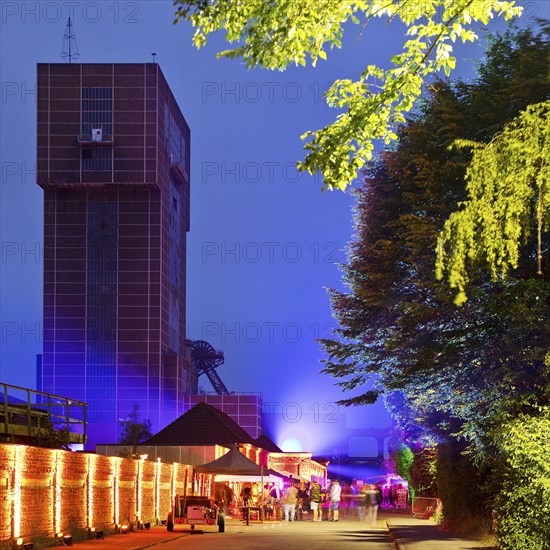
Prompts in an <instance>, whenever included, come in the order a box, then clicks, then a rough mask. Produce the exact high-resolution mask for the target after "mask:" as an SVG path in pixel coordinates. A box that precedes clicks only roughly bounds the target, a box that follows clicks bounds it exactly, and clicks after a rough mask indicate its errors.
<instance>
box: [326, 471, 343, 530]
mask: <svg viewBox="0 0 550 550" xmlns="http://www.w3.org/2000/svg"><path fill="white" fill-rule="evenodd" d="M341 495H342V487H340V482H339V481H338V480H337V479H335V480H334V481H333V482H332V485H331V486H330V492H329V496H328V499H329V501H330V509H331V510H332V519H331V520H330V521H338V507H339V506H340V497H341Z"/></svg>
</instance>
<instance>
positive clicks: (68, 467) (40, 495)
mask: <svg viewBox="0 0 550 550" xmlns="http://www.w3.org/2000/svg"><path fill="white" fill-rule="evenodd" d="M186 472H187V475H186ZM191 474H192V467H191V466H188V465H185V464H166V463H161V462H152V461H147V460H145V461H139V460H133V459H129V458H118V457H111V456H102V455H95V454H88V453H72V452H68V451H57V450H53V449H42V448H39V447H27V446H24V445H3V444H0V542H1V541H8V540H10V539H13V538H17V537H23V539H24V540H25V542H27V541H28V540H33V539H38V538H44V537H48V538H53V537H54V534H55V533H59V532H62V533H65V534H68V533H70V534H73V535H74V536H75V537H76V538H79V535H81V536H82V535H84V534H85V533H87V529H88V527H95V528H96V529H98V530H99V529H102V530H104V531H109V530H114V525H115V523H116V522H118V523H120V524H122V523H127V522H133V523H134V524H135V523H136V522H137V520H138V519H139V520H141V521H143V522H145V523H146V522H151V523H153V524H154V523H155V521H156V520H157V518H158V519H160V520H162V519H166V516H167V514H168V511H169V510H170V506H171V500H172V494H173V492H174V491H175V492H178V493H180V494H181V493H182V492H183V491H184V483H185V482H187V492H188V493H189V494H190V493H191V492H192V481H193V476H192V475H191ZM139 505H141V516H140V517H139V518H138V511H139V510H138V506H139Z"/></svg>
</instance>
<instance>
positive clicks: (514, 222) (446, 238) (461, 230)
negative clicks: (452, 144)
mask: <svg viewBox="0 0 550 550" xmlns="http://www.w3.org/2000/svg"><path fill="white" fill-rule="evenodd" d="M459 144H460V143H459ZM468 144H469V143H468V142H466V143H462V144H461V145H468ZM473 147H474V153H473V157H472V161H471V163H470V166H469V167H468V169H467V171H466V181H467V192H468V197H469V198H468V200H467V201H465V202H464V203H463V204H462V205H461V206H462V209H461V210H459V211H458V212H453V214H451V216H450V217H449V219H448V220H447V222H445V227H444V228H443V231H442V233H441V235H440V237H439V240H438V244H437V264H436V265H437V276H438V278H440V279H442V278H443V276H444V274H445V273H447V274H448V281H449V284H450V286H451V287H452V288H457V289H458V291H459V293H458V295H457V297H456V299H455V303H456V304H457V305H461V304H462V303H464V301H465V300H466V293H465V287H466V284H467V282H468V264H469V263H470V262H472V263H477V262H480V261H481V260H482V259H483V260H486V261H487V263H488V264H489V267H490V270H491V276H492V278H493V280H497V278H498V277H499V276H502V277H505V276H506V274H507V273H508V272H509V271H510V269H515V268H517V267H518V263H519V258H520V252H521V248H522V245H525V243H526V242H527V241H528V239H529V237H531V235H532V234H533V233H534V234H535V235H536V250H535V251H534V254H533V255H535V256H536V265H537V275H539V276H541V275H542V257H543V253H542V251H543V247H544V248H546V249H548V244H547V243H544V244H543V238H544V237H545V235H547V234H548V229H549V225H550V100H549V101H546V102H544V103H539V104H536V105H531V106H529V107H528V108H527V109H526V110H525V111H524V112H523V113H521V115H520V116H519V117H518V118H517V119H516V120H515V121H513V122H511V123H510V124H508V125H507V126H506V127H505V128H504V130H503V131H502V132H501V133H498V134H497V135H496V136H495V137H494V138H493V139H492V140H491V142H490V143H488V144H486V145H485V144H477V143H474V144H473Z"/></svg>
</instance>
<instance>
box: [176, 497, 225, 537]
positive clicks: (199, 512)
mask: <svg viewBox="0 0 550 550" xmlns="http://www.w3.org/2000/svg"><path fill="white" fill-rule="evenodd" d="M176 525H189V526H190V527H191V530H192V531H194V530H195V526H196V525H204V526H207V527H209V526H217V527H218V531H219V532H220V533H223V532H224V531H225V518H224V515H223V514H220V513H218V507H217V506H216V505H215V504H213V502H212V500H211V499H210V498H208V497H200V496H187V495H176V496H175V497H174V501H173V502H172V511H171V512H170V513H169V514H168V518H167V520H166V529H167V530H168V531H173V530H174V527H175V526H176Z"/></svg>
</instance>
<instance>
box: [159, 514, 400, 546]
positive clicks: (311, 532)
mask: <svg viewBox="0 0 550 550" xmlns="http://www.w3.org/2000/svg"><path fill="white" fill-rule="evenodd" d="M174 534H175V533H174ZM160 546H161V547H162V549H163V550H164V549H166V550H168V549H170V548H172V549H173V548H177V549H182V550H294V549H296V550H359V549H362V548H366V549H368V550H395V546H394V544H393V543H392V542H391V539H390V537H389V533H388V530H387V529H385V528H384V527H383V526H382V524H381V522H379V523H378V524H377V525H376V526H375V528H372V529H369V528H367V527H366V526H365V524H361V523H360V522H357V521H342V520H341V521H339V522H338V523H334V522H330V521H323V522H315V523H314V522H312V521H302V522H301V521H295V522H289V523H284V522H281V523H278V522H277V523H265V524H254V525H249V526H246V525H241V524H234V525H231V524H229V523H228V524H227V525H226V531H225V533H217V532H205V533H202V534H201V533H197V534H193V535H190V536H185V537H183V538H180V539H178V540H173V541H172V542H163V543H162V544H161V545H160Z"/></svg>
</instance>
